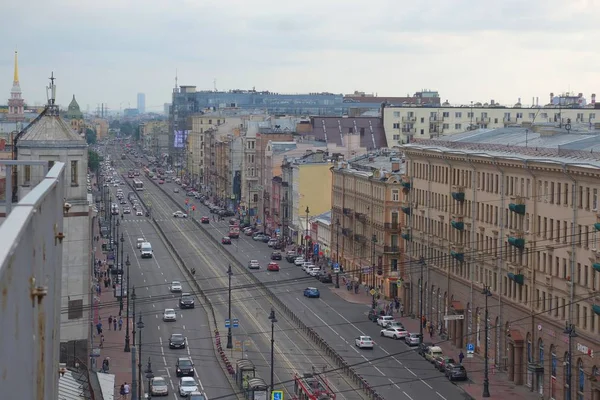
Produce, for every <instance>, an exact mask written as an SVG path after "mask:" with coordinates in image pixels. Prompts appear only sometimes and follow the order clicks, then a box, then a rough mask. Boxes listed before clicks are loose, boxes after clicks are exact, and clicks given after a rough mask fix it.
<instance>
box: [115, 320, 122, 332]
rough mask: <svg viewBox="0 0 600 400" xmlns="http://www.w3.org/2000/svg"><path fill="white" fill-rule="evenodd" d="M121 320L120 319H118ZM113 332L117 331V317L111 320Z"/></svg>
mask: <svg viewBox="0 0 600 400" xmlns="http://www.w3.org/2000/svg"><path fill="white" fill-rule="evenodd" d="M119 318H121V317H119ZM113 330H115V331H116V330H117V317H115V318H113Z"/></svg>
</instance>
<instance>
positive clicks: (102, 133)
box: [90, 118, 108, 140]
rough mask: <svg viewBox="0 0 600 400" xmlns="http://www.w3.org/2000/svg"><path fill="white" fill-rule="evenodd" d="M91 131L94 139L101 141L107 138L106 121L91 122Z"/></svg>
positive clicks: (95, 120) (96, 120)
mask: <svg viewBox="0 0 600 400" xmlns="http://www.w3.org/2000/svg"><path fill="white" fill-rule="evenodd" d="M90 125H91V127H92V129H93V130H94V131H95V132H96V139H97V140H102V139H104V138H106V137H108V121H107V120H105V119H100V118H97V119H94V120H93V121H92V122H91V124H90Z"/></svg>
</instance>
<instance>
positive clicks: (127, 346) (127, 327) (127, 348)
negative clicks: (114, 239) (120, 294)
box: [121, 236, 131, 353]
mask: <svg viewBox="0 0 600 400" xmlns="http://www.w3.org/2000/svg"><path fill="white" fill-rule="evenodd" d="M121 238H123V237H122V236H121ZM125 265H126V266H127V319H126V320H125V349H124V350H123V351H124V352H125V353H129V352H130V351H131V348H130V347H129V307H130V305H129V266H130V265H131V262H129V253H128V254H127V261H125Z"/></svg>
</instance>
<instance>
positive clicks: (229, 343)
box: [227, 264, 233, 349]
mask: <svg viewBox="0 0 600 400" xmlns="http://www.w3.org/2000/svg"><path fill="white" fill-rule="evenodd" d="M231 275H233V272H232V271H231V264H229V267H228V268H227V276H228V278H229V288H228V294H229V302H228V311H229V328H227V348H228V349H232V348H233V342H232V334H231Z"/></svg>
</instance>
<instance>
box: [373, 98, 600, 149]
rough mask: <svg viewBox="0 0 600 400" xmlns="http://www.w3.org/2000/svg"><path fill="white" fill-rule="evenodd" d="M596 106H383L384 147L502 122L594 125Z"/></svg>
mask: <svg viewBox="0 0 600 400" xmlns="http://www.w3.org/2000/svg"><path fill="white" fill-rule="evenodd" d="M597 117H598V118H599V119H600V109H594V108H592V107H586V108H562V109H561V108H559V107H558V106H554V105H550V106H545V107H536V108H527V107H522V106H521V104H519V103H517V104H515V105H514V107H503V106H499V105H498V104H493V102H492V104H491V105H490V104H487V103H486V104H481V103H476V104H474V105H473V106H458V107H456V106H450V105H449V104H448V103H444V104H443V105H442V106H441V107H429V106H428V107H423V106H416V105H410V106H388V107H385V108H384V109H383V126H384V129H385V135H386V139H387V143H388V147H394V146H398V145H400V144H403V143H408V142H410V141H412V140H414V139H430V138H435V137H439V136H446V135H453V134H455V133H461V132H465V131H469V130H474V129H477V128H484V129H496V128H503V127H506V126H513V125H517V126H523V127H526V126H528V125H531V124H532V123H556V124H557V125H558V124H559V123H560V121H561V120H562V124H563V125H564V124H566V123H567V122H568V120H569V119H570V120H571V121H572V123H586V124H589V125H590V126H595V124H596V121H597V120H596V118H597Z"/></svg>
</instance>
